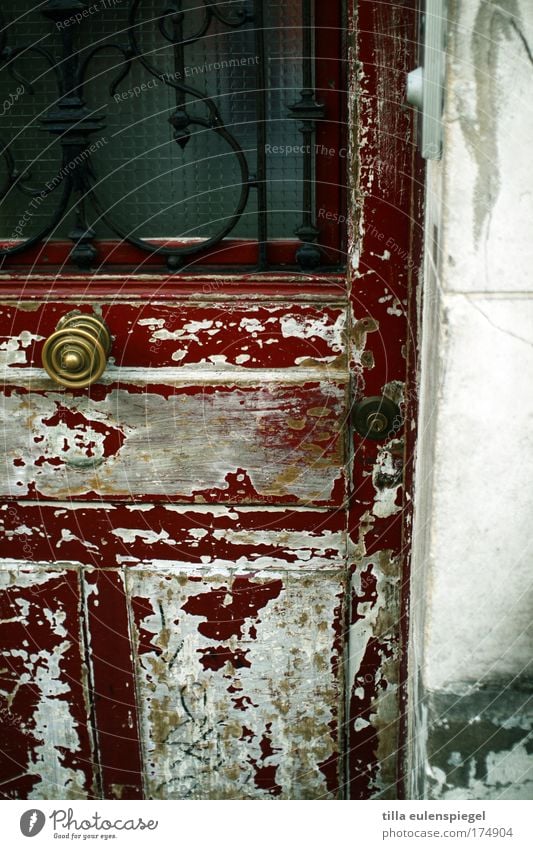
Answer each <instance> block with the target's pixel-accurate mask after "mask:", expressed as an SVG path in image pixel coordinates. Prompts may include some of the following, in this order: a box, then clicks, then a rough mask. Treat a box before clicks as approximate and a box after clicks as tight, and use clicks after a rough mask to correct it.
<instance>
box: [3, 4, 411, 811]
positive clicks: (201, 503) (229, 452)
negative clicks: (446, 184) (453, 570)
mask: <svg viewBox="0 0 533 849" xmlns="http://www.w3.org/2000/svg"><path fill="white" fill-rule="evenodd" d="M315 5H316V7H315ZM324 5H326V4H321V3H317V4H314V3H312V2H310V0H299V2H294V3H290V4H282V3H268V4H266V3H262V2H258V0H256V2H253V3H242V4H235V3H233V4H230V3H207V2H205V3H204V4H203V5H202V4H199V3H197V2H192V0H190V2H189V1H187V2H183V3H178V2H176V3H168V4H166V6H164V4H160V3H159V2H144V3H143V2H139V0H134V2H130V3H129V4H122V7H120V8H119V6H116V7H114V6H112V5H110V6H109V8H108V7H107V5H106V6H105V7H104V4H103V5H102V8H101V9H99V10H97V11H94V10H93V11H90V10H89V7H88V6H87V7H86V8H85V10H83V9H80V6H83V4H79V3H72V2H69V0H65V2H53V3H52V2H50V3H44V4H41V6H40V7H39V8H38V9H35V8H33V7H32V9H31V10H28V9H27V8H26V4H24V3H18V2H7V3H5V4H4V6H3V10H2V14H3V16H4V21H3V22H2V32H3V42H2V45H1V47H2V66H1V72H0V76H2V77H3V86H4V89H3V92H4V95H5V97H4V101H5V102H4V120H3V124H4V129H3V133H2V145H3V162H4V170H5V175H4V184H3V190H2V191H3V200H2V216H1V221H2V230H3V232H2V238H3V241H2V245H3V248H2V255H3V257H4V260H3V273H2V278H1V285H2V305H1V315H2V340H3V341H2V344H1V345H0V350H1V351H2V357H3V360H4V363H5V369H4V384H3V397H2V405H1V409H2V414H3V421H4V424H3V433H4V443H5V466H4V475H3V484H2V485H3V494H4V496H5V500H4V503H3V506H2V510H1V514H0V515H1V520H2V523H1V531H2V549H1V551H2V561H1V564H2V565H1V571H0V582H1V596H0V605H1V616H0V631H1V637H0V644H1V650H2V676H1V677H2V681H1V684H0V705H1V708H0V711H1V713H0V718H1V727H2V746H1V750H2V755H1V757H2V761H1V767H0V788H1V789H0V792H1V793H2V795H3V796H4V798H33V799H39V798H72V799H76V798H79V799H83V798H95V797H96V798H99V797H100V798H169V799H170V798H192V799H219V798H235V799H269V798H280V799H322V798H324V799H327V798H329V799H342V798H368V797H381V798H394V797H396V796H398V795H401V792H402V789H401V788H402V784H401V746H402V692H403V691H402V675H403V672H402V668H403V667H402V664H403V663H404V655H403V629H404V628H405V621H406V620H405V615H404V611H405V598H404V597H403V593H404V587H405V579H406V568H407V551H408V543H407V540H408V528H409V525H408V517H409V496H408V492H406V489H405V487H403V486H402V479H405V476H406V475H407V478H408V476H409V467H408V463H407V464H406V462H405V459H406V458H407V459H408V458H409V456H410V447H411V446H412V427H411V406H412V404H411V399H412V393H411V392H410V389H409V387H410V383H409V380H410V375H411V374H412V371H413V365H412V354H411V352H412V350H413V339H412V323H411V322H410V321H409V315H410V313H411V310H412V301H413V297H412V286H413V281H412V277H413V269H414V260H413V250H414V244H413V232H414V227H415V224H416V220H417V212H416V208H415V206H414V203H415V200H416V197H415V194H414V191H413V173H414V172H413V161H414V153H413V140H412V132H411V116H410V114H409V112H408V111H407V110H406V109H405V108H404V105H403V101H404V80H405V73H406V71H407V70H409V69H410V67H411V65H412V57H411V56H410V55H409V51H410V49H411V47H410V45H411V44H412V43H414V33H415V28H416V20H415V14H414V9H413V6H414V5H415V4H413V3H410V2H407V3H404V4H398V3H390V4H389V3H374V2H365V0H361V2H359V3H358V4H357V8H356V9H352V8H351V7H350V8H347V9H343V8H342V6H343V4H327V5H329V6H331V9H329V8H328V9H326V8H324ZM126 6H127V7H128V8H126ZM287 7H288V8H287ZM91 9H93V7H91ZM43 130H44V131H46V132H43ZM43 139H46V141H45V142H43ZM108 342H109V345H108ZM406 387H407V388H406Z"/></svg>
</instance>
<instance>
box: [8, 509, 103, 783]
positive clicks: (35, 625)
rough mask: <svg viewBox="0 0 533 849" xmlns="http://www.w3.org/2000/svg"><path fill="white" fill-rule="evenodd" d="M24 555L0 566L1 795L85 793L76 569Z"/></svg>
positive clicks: (86, 725) (87, 736)
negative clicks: (34, 560)
mask: <svg viewBox="0 0 533 849" xmlns="http://www.w3.org/2000/svg"><path fill="white" fill-rule="evenodd" d="M9 511H11V516H13V517H15V520H16V522H17V525H16V527H17V533H18V535H19V538H20V536H21V535H23V534H24V530H23V529H24V525H23V524H20V522H19V518H18V514H17V512H16V508H15V507H10V508H9ZM19 550H20V545H19ZM27 559H28V558H27V557H26V562H24V561H22V562H19V563H16V562H15V563H12V564H10V565H9V567H6V565H3V566H1V567H0V655H1V658H0V663H1V677H0V706H1V707H0V716H1V722H2V726H3V734H2V747H1V754H0V770H1V772H0V774H1V776H2V795H3V796H4V798H11V799H18V798H26V799H54V798H65V799H85V798H87V797H89V798H90V797H92V796H94V795H98V792H97V785H98V781H97V774H96V771H95V762H96V758H95V754H94V747H93V741H92V738H91V726H92V720H91V705H90V697H89V680H88V674H87V669H86V666H85V647H84V637H83V627H84V626H83V613H82V607H83V600H82V589H81V585H80V570H79V569H77V568H72V567H68V566H64V567H63V566H60V565H59V564H57V565H53V564H50V565H48V566H46V565H44V564H43V565H42V566H29V565H28V562H27Z"/></svg>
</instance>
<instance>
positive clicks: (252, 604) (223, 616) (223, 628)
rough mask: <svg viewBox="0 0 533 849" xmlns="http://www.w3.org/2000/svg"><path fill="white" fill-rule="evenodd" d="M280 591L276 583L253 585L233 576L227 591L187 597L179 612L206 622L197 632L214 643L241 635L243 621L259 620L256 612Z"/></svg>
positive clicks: (252, 582)
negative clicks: (181, 610) (181, 611)
mask: <svg viewBox="0 0 533 849" xmlns="http://www.w3.org/2000/svg"><path fill="white" fill-rule="evenodd" d="M282 589H283V585H282V582H281V581H280V580H274V581H266V582H255V581H253V580H250V578H247V577H244V576H237V577H235V579H234V580H233V583H232V585H231V589H228V587H221V588H220V589H216V590H211V591H210V592H205V593H200V594H199V595H196V596H190V598H189V600H188V601H187V603H186V604H185V605H183V610H185V611H186V612H187V613H191V614H193V615H194V616H203V617H205V619H206V621H205V622H201V623H200V624H199V625H198V630H199V632H200V633H201V634H203V635H204V636H206V637H210V638H211V639H214V640H229V638H230V637H242V636H243V628H244V624H245V622H246V620H248V619H254V620H255V621H259V611H260V610H261V609H262V608H263V607H265V606H266V605H267V604H268V603H269V601H272V599H274V598H277V597H278V596H279V594H280V593H281V591H282ZM228 597H229V598H230V600H229V601H228V600H227V599H228ZM252 628H253V626H252Z"/></svg>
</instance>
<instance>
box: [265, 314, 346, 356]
mask: <svg viewBox="0 0 533 849" xmlns="http://www.w3.org/2000/svg"><path fill="white" fill-rule="evenodd" d="M280 324H281V333H282V336H284V337H285V338H289V337H291V336H296V337H298V338H300V339H311V340H313V339H324V340H325V341H326V342H328V344H329V345H330V346H331V348H332V350H333V351H342V350H343V349H344V345H345V342H344V337H343V330H344V327H345V324H346V315H345V313H340V314H339V315H338V316H337V319H336V321H335V323H334V324H331V320H330V319H329V318H328V316H321V317H320V318H314V319H311V318H308V317H307V316H302V317H296V316H291V315H288V316H282V317H281V319H280Z"/></svg>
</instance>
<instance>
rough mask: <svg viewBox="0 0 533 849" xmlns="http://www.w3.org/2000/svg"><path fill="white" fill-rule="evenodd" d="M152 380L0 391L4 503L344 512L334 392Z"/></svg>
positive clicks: (341, 399)
mask: <svg viewBox="0 0 533 849" xmlns="http://www.w3.org/2000/svg"><path fill="white" fill-rule="evenodd" d="M154 377H156V376H155V375H154ZM151 378H152V376H151V375H144V380H145V384H144V385H143V384H142V383H140V384H139V385H133V384H131V383H123V382H121V383H120V384H118V385H110V386H101V385H99V386H97V387H95V388H93V389H92V390H91V391H90V392H89V393H85V394H80V393H66V392H56V391H41V390H38V389H36V388H34V389H33V390H32V391H28V390H27V389H26V387H25V388H24V391H21V389H20V388H13V389H9V388H5V389H4V392H3V395H2V396H1V404H2V407H1V416H2V418H3V430H4V444H5V450H6V455H7V457H8V458H9V459H8V463H7V468H6V475H5V477H4V480H3V487H4V488H3V492H4V494H6V495H10V496H15V497H30V498H35V497H44V498H57V499H69V498H78V497H80V496H83V497H84V498H90V499H95V498H96V499H100V498H115V497H116V498H125V499H128V500H130V499H133V500H135V499H146V500H151V499H153V498H154V497H160V498H162V499H165V500H171V499H175V500H182V501H190V502H195V501H196V502H205V501H213V502H214V501H229V502H250V503H274V504H275V503H299V504H309V503H315V504H323V505H327V504H341V503H342V501H343V498H344V492H345V485H344V464H345V445H344V438H343V422H344V419H345V416H346V400H347V399H346V386H345V385H344V384H342V383H340V384H339V383H327V382H325V381H324V382H322V383H318V382H316V381H314V382H309V383H305V384H303V385H299V384H296V385H291V386H285V385H283V384H282V385H280V384H270V383H263V384H259V385H257V384H256V385H252V386H250V385H244V384H243V385H240V386H235V385H229V386H228V385H214V384H211V383H209V384H206V385H200V386H194V385H192V386H183V385H177V386H176V385H174V386H172V385H170V386H169V385H162V384H158V385H157V384H154V383H148V380H150V379H151ZM123 379H124V380H125V379H126V378H123ZM152 379H153V378H152ZM156 379H157V378H156ZM139 380H140V381H141V380H142V378H141V377H140V376H139Z"/></svg>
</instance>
